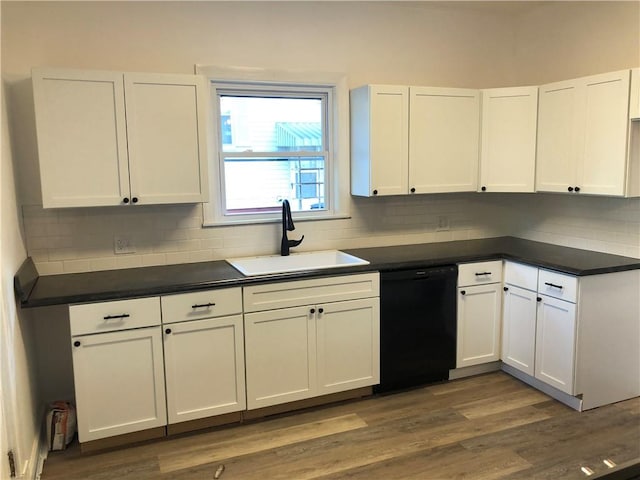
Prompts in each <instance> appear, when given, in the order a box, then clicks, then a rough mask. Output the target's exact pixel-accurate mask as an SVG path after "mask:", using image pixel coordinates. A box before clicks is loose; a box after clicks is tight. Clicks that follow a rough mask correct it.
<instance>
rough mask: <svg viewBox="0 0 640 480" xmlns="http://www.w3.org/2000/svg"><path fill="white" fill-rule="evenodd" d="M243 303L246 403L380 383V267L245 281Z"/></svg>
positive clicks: (271, 401) (256, 405) (252, 406)
mask: <svg viewBox="0 0 640 480" xmlns="http://www.w3.org/2000/svg"><path fill="white" fill-rule="evenodd" d="M265 294H267V295H265ZM349 298H352V299H349ZM262 299H265V300H266V299H271V301H269V305H268V306H266V305H265V303H264V302H263V301H262ZM337 299H340V300H339V301H332V300H337ZM314 300H316V301H317V300H322V301H321V302H314ZM296 302H301V303H306V304H302V305H298V306H291V304H292V303H296ZM244 305H245V311H247V310H249V312H248V313H245V316H244V320H245V349H246V376H247V408H248V409H250V410H251V409H256V408H262V407H268V406H271V405H278V404H282V403H287V402H292V401H296V400H303V399H306V398H311V397H314V396H318V395H325V394H330V393H336V392H341V391H346V390H351V389H354V388H359V387H365V386H371V385H375V384H377V383H379V381H380V362H379V350H380V340H379V335H380V333H379V332H380V313H379V312H380V306H379V275H378V274H377V273H374V274H361V275H348V276H341V277H329V278H322V279H315V280H301V281H295V282H281V283H273V284H265V285H257V286H252V287H246V288H245V289H244ZM279 307H283V308H279ZM250 310H257V311H253V312H251V311H250Z"/></svg>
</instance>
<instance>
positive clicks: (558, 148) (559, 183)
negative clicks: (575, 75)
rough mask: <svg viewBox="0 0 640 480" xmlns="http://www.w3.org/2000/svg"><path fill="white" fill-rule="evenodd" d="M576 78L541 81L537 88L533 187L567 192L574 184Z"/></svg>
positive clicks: (540, 189) (542, 190) (546, 190)
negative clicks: (536, 146)
mask: <svg viewBox="0 0 640 480" xmlns="http://www.w3.org/2000/svg"><path fill="white" fill-rule="evenodd" d="M578 91H579V89H578V84H577V82H576V81H567V82H559V83H553V84H549V85H543V86H542V87H540V89H539V105H538V150H537V158H536V190H538V191H541V192H566V191H567V189H568V188H569V187H572V188H573V186H574V185H575V177H576V160H575V155H576V153H575V147H574V145H575V142H576V134H577V130H576V129H577V125H576V118H577V117H576V112H575V108H576V102H577V98H576V97H577V95H578Z"/></svg>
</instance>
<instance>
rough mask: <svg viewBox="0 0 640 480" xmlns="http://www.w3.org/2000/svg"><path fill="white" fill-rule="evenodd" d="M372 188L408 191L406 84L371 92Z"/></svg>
mask: <svg viewBox="0 0 640 480" xmlns="http://www.w3.org/2000/svg"><path fill="white" fill-rule="evenodd" d="M370 95H371V97H370V102H371V112H370V115H371V116H370V119H369V122H370V135H371V137H370V140H371V147H370V148H371V167H372V171H371V187H372V189H374V190H377V193H376V195H378V196H380V195H399V194H405V193H407V192H408V188H407V182H408V171H407V169H408V167H407V160H408V148H409V147H408V138H409V123H408V122H409V98H408V88H407V87H391V86H372V87H371V91H370Z"/></svg>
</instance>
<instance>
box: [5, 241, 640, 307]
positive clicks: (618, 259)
mask: <svg viewBox="0 0 640 480" xmlns="http://www.w3.org/2000/svg"><path fill="white" fill-rule="evenodd" d="M344 251H345V252H347V253H350V254H352V255H355V256H357V257H360V258H363V259H365V260H368V261H369V262H370V265H365V266H358V267H347V268H333V269H325V270H313V271H305V272H293V273H287V274H277V275H265V276H256V277H245V276H244V275H242V274H241V273H240V272H238V271H237V270H236V269H234V268H233V267H231V266H230V265H229V264H228V263H226V262H225V261H224V260H218V261H213V262H201V263H186V264H180V265H163V266H156V267H141V268H128V269H122V270H105V271H98V272H88V273H71V274H62V275H46V276H38V277H36V278H35V280H34V271H35V269H34V267H33V262H32V261H31V259H30V258H29V259H27V261H26V262H25V265H23V267H21V269H20V271H18V273H17V274H16V277H15V279H14V280H15V281H14V284H15V287H16V293H17V295H18V298H19V299H20V303H21V306H22V307H23V308H30V307H41V306H47V305H61V304H69V303H81V302H95V301H104V300H116V299H122V298H131V297H143V296H151V295H162V294H167V293H178V292H185V291H193V290H203V289H210V288H220V287H230V286H238V285H247V284H253V283H265V282H274V281H284V280H292V279H297V278H306V277H318V276H327V275H336V274H338V275H339V274H346V273H355V272H364V271H376V270H382V271H384V270H395V269H400V268H420V267H430V266H439V265H447V264H453V263H465V262H474V261H482V260H495V259H507V260H514V261H519V262H522V263H528V264H531V265H536V266H540V267H544V268H548V269H551V270H556V271H559V272H563V273H568V274H573V275H578V276H584V275H596V274H602V273H612V272H617V271H624V270H634V269H638V268H640V259H637V258H631V257H623V256H619V255H609V254H605V253H598V252H591V251H588V250H580V249H576V248H568V247H561V246H558V245H551V244H547V243H540V242H533V241H530V240H522V239H519V238H514V237H498V238H486V239H479V240H463V241H455V242H442V243H426V244H419V245H401V246H392V247H374V248H360V249H347V250H344Z"/></svg>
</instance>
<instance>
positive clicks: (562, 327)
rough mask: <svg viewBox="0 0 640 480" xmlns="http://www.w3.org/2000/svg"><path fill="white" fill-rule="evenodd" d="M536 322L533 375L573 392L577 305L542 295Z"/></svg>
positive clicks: (562, 389)
mask: <svg viewBox="0 0 640 480" xmlns="http://www.w3.org/2000/svg"><path fill="white" fill-rule="evenodd" d="M541 298H542V301H541V302H540V304H539V305H538V315H537V317H538V318H537V326H536V360H535V377H536V378H537V379H539V380H542V381H543V382H545V383H548V384H549V385H551V386H553V387H555V388H557V389H559V390H561V391H563V392H565V393H568V394H570V395H573V389H574V388H573V386H574V369H575V343H576V315H575V314H576V306H575V304H573V303H570V302H565V301H564V300H558V299H556V298H552V297H547V296H546V295H542V296H541Z"/></svg>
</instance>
